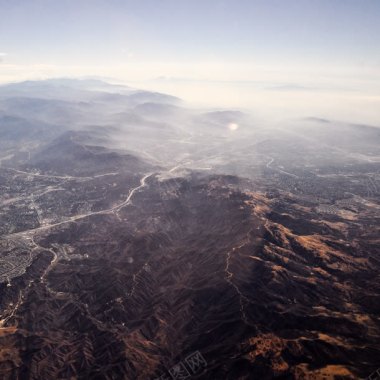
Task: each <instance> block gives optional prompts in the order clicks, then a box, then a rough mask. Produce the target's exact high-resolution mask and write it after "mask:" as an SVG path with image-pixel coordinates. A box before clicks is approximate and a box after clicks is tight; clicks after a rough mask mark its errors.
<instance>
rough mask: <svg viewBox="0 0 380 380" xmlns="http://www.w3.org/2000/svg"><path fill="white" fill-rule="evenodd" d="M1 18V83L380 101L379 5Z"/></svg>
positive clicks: (9, 13)
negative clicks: (232, 90) (245, 87)
mask: <svg viewBox="0 0 380 380" xmlns="http://www.w3.org/2000/svg"><path fill="white" fill-rule="evenodd" d="M0 20H1V21H0V82H6V81H15V80H22V79H26V78H44V77H49V76H76V75H98V76H105V77H114V78H120V79H123V80H126V81H137V82H141V83H143V82H144V81H147V80H152V79H156V78H160V79H159V80H155V81H154V82H152V83H155V85H156V86H157V87H160V88H165V86H167V87H168V85H169V87H168V88H169V89H170V88H172V89H173V90H175V88H178V89H179V92H181V91H182V93H185V92H186V91H190V90H189V89H188V90H185V87H184V85H185V84H186V83H185V82H187V85H188V84H189V82H188V81H192V83H194V81H201V82H205V81H208V82H210V81H216V82H220V81H222V82H234V83H236V82H239V81H240V82H243V83H245V84H247V83H249V82H252V83H253V82H254V83H255V85H256V88H258V87H257V86H259V87H260V86H261V88H260V89H261V90H262V89H265V90H268V89H269V90H274V91H281V92H283V91H293V92H294V91H297V93H299V91H303V90H305V91H322V90H323V91H330V92H331V91H338V92H339V91H344V92H346V93H349V92H350V91H351V92H352V91H353V92H355V91H356V92H358V91H360V94H361V96H364V95H365V96H370V97H372V98H371V101H374V102H378V101H379V98H378V96H379V90H380V85H379V84H380V21H379V20H380V1H379V0H224V1H219V0H134V1H129V0H0ZM173 81H174V82H176V83H175V84H173ZM184 83H185V84H184ZM208 85H210V84H208ZM170 86H172V87H170ZM175 86H176V87H175ZM181 86H182V90H181ZM182 93H181V94H182ZM189 94H190V92H189ZM194 96H196V94H193V96H192V97H194ZM190 97H191V96H190ZM226 100H228V99H226Z"/></svg>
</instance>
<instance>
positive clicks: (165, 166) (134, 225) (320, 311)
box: [0, 81, 380, 380]
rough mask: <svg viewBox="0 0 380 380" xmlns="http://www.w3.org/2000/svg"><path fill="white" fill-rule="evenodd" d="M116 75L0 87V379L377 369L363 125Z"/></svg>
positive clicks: (377, 304)
mask: <svg viewBox="0 0 380 380" xmlns="http://www.w3.org/2000/svg"><path fill="white" fill-rule="evenodd" d="M115 87H116V88H115ZM115 87H113V86H110V85H107V84H105V83H103V82H90V83H84V82H75V81H74V82H71V81H64V82H63V83H62V82H59V81H58V82H57V81H53V83H49V82H35V83H33V82H32V83H26V84H19V85H12V86H8V87H3V88H1V90H0V110H1V112H0V113H1V118H0V135H1V142H0V148H1V155H0V164H1V166H0V234H1V237H0V280H1V284H0V287H1V291H0V315H1V316H0V318H1V321H0V325H1V327H0V377H1V378H2V379H35V380H37V379H38V380H40V379H43V380H50V379H51V380H53V379H99V380H100V379H131V380H132V379H136V380H137V379H138V380H145V379H187V378H189V379H210V380H211V379H212V380H214V379H218V380H219V379H220V380H224V379H231V380H233V379H241V380H243V379H274V378H276V379H277V378H278V379H359V378H366V377H368V376H369V375H370V374H371V373H372V372H374V371H376V370H377V369H378V368H379V367H380V343H379V342H380V318H379V316H380V277H379V273H380V259H379V257H380V256H379V255H380V238H379V236H380V233H379V232H380V231H379V226H380V212H379V209H380V203H379V186H380V182H379V167H380V166H379V163H380V152H379V146H380V145H379V142H380V133H379V129H377V128H375V127H370V126H359V125H347V124H343V123H339V122H334V121H326V120H318V119H311V120H302V121H298V122H295V123H294V126H292V127H291V128H290V127H289V128H288V129H281V130H277V129H276V130H274V129H271V128H260V127H259V126H257V125H256V124H255V120H254V119H253V118H251V117H249V116H248V115H245V114H243V113H241V112H236V111H223V112H221V111H218V112H214V111H213V112H205V111H204V110H201V111H194V110H188V109H186V108H185V107H183V105H182V104H181V103H180V101H179V100H178V99H176V98H173V97H169V96H166V95H162V94H155V93H153V94H152V93H148V92H139V91H134V90H132V89H129V88H119V87H118V86H115ZM31 89H32V90H31ZM46 94H49V97H48V96H47V95H46ZM21 98H22V101H21V100H20V99H21ZM57 115H58V116H59V117H58V116H57ZM86 115H88V116H86ZM25 120H28V121H27V122H26V121H25ZM300 125H303V126H306V127H307V128H308V130H307V133H304V132H303V129H302V128H300ZM332 126H334V127H335V130H336V131H338V132H337V133H336V134H335V135H334V134H333V133H332V132H331V128H332ZM45 131H48V132H46V133H45ZM339 131H341V132H340V133H341V136H344V138H339ZM358 137H361V139H360V140H358Z"/></svg>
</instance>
